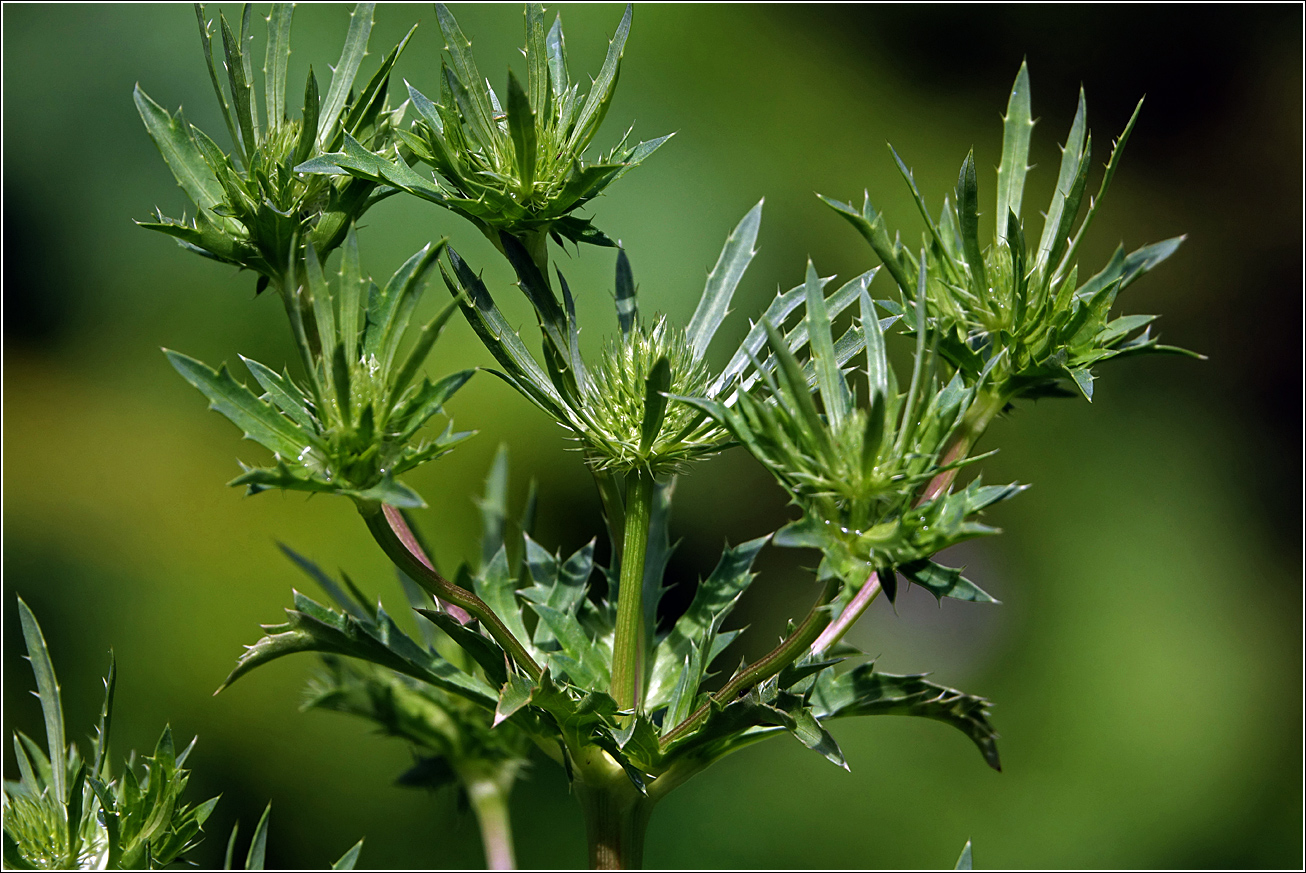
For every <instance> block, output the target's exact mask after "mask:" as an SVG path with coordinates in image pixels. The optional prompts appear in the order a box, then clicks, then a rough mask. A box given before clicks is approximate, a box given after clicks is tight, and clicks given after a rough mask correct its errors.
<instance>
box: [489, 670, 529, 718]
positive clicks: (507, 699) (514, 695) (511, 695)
mask: <svg viewBox="0 0 1306 873" xmlns="http://www.w3.org/2000/svg"><path fill="white" fill-rule="evenodd" d="M534 690H535V689H534V687H533V686H532V685H531V683H530V680H529V679H527V678H526V677H524V676H520V675H518V674H516V673H510V674H509V675H508V681H507V682H505V683H503V687H502V688H500V689H499V700H498V705H496V706H495V708H494V723H493V727H498V726H499V725H500V724H501V723H503V722H504V721H506V720H507V719H509V718H511V717H512V715H513V714H514V713H515V712H517V711H518V710H519V709H521V708H522V707H523V706H525V705H526V704H527V703H530V700H531V695H532V694H533V693H534Z"/></svg>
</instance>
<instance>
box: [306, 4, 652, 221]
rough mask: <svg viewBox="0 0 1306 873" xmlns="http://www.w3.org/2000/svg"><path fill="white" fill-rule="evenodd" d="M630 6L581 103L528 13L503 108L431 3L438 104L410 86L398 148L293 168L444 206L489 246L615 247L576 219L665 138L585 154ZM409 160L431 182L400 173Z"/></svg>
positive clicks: (608, 98) (551, 35) (602, 113)
mask: <svg viewBox="0 0 1306 873" xmlns="http://www.w3.org/2000/svg"><path fill="white" fill-rule="evenodd" d="M631 16H632V8H631V7H630V6H627V7H626V12H625V14H624V15H623V16H622V18H621V23H620V24H619V25H618V26H617V30H616V33H615V34H614V35H613V37H612V40H611V42H610V43H609V44H608V52H607V56H606V57H605V58H604V61H603V66H602V67H601V68H600V70H599V74H598V76H597V77H596V78H595V79H594V80H593V82H592V84H591V85H590V89H589V91H588V92H587V94H586V95H584V96H581V94H580V88H581V84H580V82H573V81H572V80H571V76H570V73H569V72H568V69H567V44H566V40H565V38H564V37H563V33H562V19H561V17H557V18H555V19H554V22H553V26H552V27H551V28H548V29H547V30H546V28H545V24H544V9H543V8H542V7H541V6H540V5H539V4H537V3H532V4H528V5H527V7H526V47H525V49H524V54H525V56H526V80H525V84H524V85H523V83H522V81H521V80H520V79H518V78H517V76H515V75H513V73H511V72H509V73H508V87H507V91H506V92H505V98H504V99H501V98H500V97H499V94H498V93H496V92H495V90H494V88H493V87H492V86H491V85H490V84H489V80H488V79H487V78H486V77H484V76H482V75H481V72H480V70H479V69H478V68H477V66H476V60H475V58H474V57H473V56H472V52H471V41H470V40H469V39H468V38H467V37H466V36H465V35H464V34H463V31H462V29H461V28H460V27H459V26H458V22H457V21H456V20H455V19H454V16H453V14H452V13H451V12H450V11H449V10H448V9H447V8H445V6H444V5H443V4H437V5H436V17H437V19H438V21H439V24H440V31H441V33H443V35H444V38H445V50H446V52H448V61H447V62H446V63H444V64H442V68H441V81H440V86H439V87H440V96H439V99H438V100H433V99H431V98H429V97H427V96H426V95H425V94H423V93H422V92H421V91H418V90H417V89H416V88H414V87H413V86H412V85H408V95H409V101H410V103H411V105H412V107H413V109H414V111H415V117H414V119H413V122H412V126H411V128H410V129H409V130H401V131H398V132H397V133H398V139H399V145H400V146H401V148H399V149H384V150H383V149H375V148H373V149H368V148H365V147H359V146H358V144H356V143H353V142H351V141H350V139H348V138H346V139H345V142H344V145H345V148H344V150H343V151H342V152H339V153H334V154H329V155H325V156H323V157H322V158H321V159H319V160H316V161H313V162H310V163H308V164H306V165H305V166H304V167H301V169H305V170H310V171H313V172H328V173H330V172H334V173H341V172H344V173H350V174H352V175H354V176H355V177H357V178H365V179H369V180H372V181H377V182H383V183H384V184H387V185H390V186H393V187H395V188H399V189H402V190H404V191H407V192H409V193H411V194H414V195H416V196H418V197H421V198H423V199H425V200H428V201H430V202H432V203H436V204H437V205H440V206H444V207H445V208H447V209H450V210H452V211H454V212H456V213H458V214H459V215H461V216H463V217H464V218H466V219H468V220H469V221H471V222H472V223H473V224H475V225H476V226H477V227H478V228H479V229H480V230H481V231H482V232H484V233H485V234H486V236H488V237H489V238H490V239H491V240H492V241H493V242H494V243H495V244H496V245H499V235H500V233H504V232H506V233H509V234H512V235H513V236H516V237H518V238H521V239H523V240H528V241H530V242H529V243H528V244H532V245H537V246H542V245H543V244H544V243H545V242H546V241H547V239H548V236H549V235H552V236H553V238H554V239H555V240H557V241H559V242H561V241H562V240H563V239H567V240H571V241H573V242H577V243H581V242H585V243H591V244H594V245H603V246H612V245H614V243H613V242H612V241H611V240H610V239H609V238H608V237H607V236H605V235H604V234H603V233H601V232H600V231H599V230H598V229H596V228H595V227H594V226H593V225H592V224H591V223H590V221H589V220H588V219H583V218H581V217H579V216H577V215H576V214H575V213H576V211H577V210H578V209H580V208H581V207H583V206H584V205H585V204H586V203H588V202H589V201H590V200H592V199H594V198H595V197H597V196H598V195H599V194H601V193H602V192H603V191H604V189H606V188H607V187H608V186H609V185H611V184H612V183H613V182H615V181H616V180H617V179H619V178H621V176H623V175H625V174H626V173H627V172H629V171H630V170H631V169H632V168H633V167H635V166H637V165H638V164H639V163H640V162H641V161H643V160H644V159H645V158H646V157H648V156H649V155H650V154H652V153H653V152H654V151H655V150H656V149H657V148H658V147H659V146H661V145H662V144H663V143H664V142H666V141H667V140H668V139H669V138H670V136H663V137H659V138H657V139H654V140H650V141H648V142H641V143H638V144H632V143H631V142H630V134H631V131H630V130H627V131H626V133H625V135H624V136H622V138H621V140H620V141H619V142H618V143H617V144H616V145H615V146H613V147H612V148H611V149H609V150H608V151H607V152H604V153H603V154H601V155H598V156H594V157H590V156H587V153H588V150H589V148H590V145H591V144H592V143H593V141H594V137H595V135H596V134H597V133H598V130H599V126H600V125H601V124H602V123H603V119H604V118H605V117H606V115H607V113H608V108H609V106H611V104H612V99H613V96H614V95H615V93H616V87H617V78H618V76H619V75H620V72H621V57H622V52H623V51H624V50H625V46H626V38H627V36H628V35H629V33H630V22H631ZM413 158H416V159H417V160H418V161H420V162H421V163H423V164H426V165H427V166H428V167H429V168H430V169H431V170H433V171H434V172H435V176H434V177H431V176H430V175H427V174H423V173H419V172H417V171H415V170H414V169H412V168H411V167H410V166H409V161H411V160H412V159H413Z"/></svg>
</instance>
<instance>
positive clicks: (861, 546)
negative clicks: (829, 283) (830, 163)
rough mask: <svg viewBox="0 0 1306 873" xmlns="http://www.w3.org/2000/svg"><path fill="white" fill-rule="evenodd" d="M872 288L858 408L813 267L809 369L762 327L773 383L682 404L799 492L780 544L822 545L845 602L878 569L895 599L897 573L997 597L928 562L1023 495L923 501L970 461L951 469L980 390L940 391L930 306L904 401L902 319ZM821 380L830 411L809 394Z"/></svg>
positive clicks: (864, 315) (860, 283)
mask: <svg viewBox="0 0 1306 873" xmlns="http://www.w3.org/2000/svg"><path fill="white" fill-rule="evenodd" d="M921 279H922V281H923V280H924V276H922V277H921ZM867 282H868V277H866V276H861V277H858V278H857V279H855V280H854V282H853V283H851V284H852V285H853V291H854V293H855V295H856V297H857V299H858V300H859V302H860V314H861V323H860V333H861V334H862V335H863V336H864V342H865V346H866V378H867V385H868V391H867V401H866V403H865V404H864V405H862V406H859V405H857V404H856V402H855V392H854V390H853V388H852V387H851V386H850V385H849V383H848V379H847V375H846V374H845V372H844V371H843V369H842V365H843V363H844V360H843V359H841V356H840V355H839V354H838V353H837V351H836V345H835V343H834V341H833V336H832V334H831V331H830V321H831V317H830V315H829V313H828V311H827V308H826V305H825V292H824V290H823V286H824V284H825V283H824V281H822V280H821V278H820V277H819V276H818V275H817V273H816V269H815V268H814V267H813V266H812V264H811V262H810V261H809V262H808V264H807V280H806V283H805V292H806V300H807V314H806V318H805V319H804V323H805V325H806V327H807V330H808V332H809V335H810V343H809V347H810V349H811V354H810V358H809V360H808V361H807V362H806V364H805V365H803V364H800V363H799V361H798V359H797V358H796V357H795V355H794V353H793V352H792V351H791V350H790V346H789V342H788V341H787V340H785V339H784V338H783V336H782V335H781V333H780V331H779V330H777V329H776V328H775V327H774V326H773V325H772V324H771V323H770V322H769V321H763V326H764V327H765V329H766V332H767V336H768V338H769V340H770V345H771V349H772V351H773V358H772V359H770V360H769V361H768V363H769V364H770V366H765V365H761V364H759V365H758V372H759V373H760V374H761V376H762V379H763V385H762V386H759V390H754V391H750V392H744V393H740V394H739V395H738V397H737V401H738V402H737V403H735V404H733V405H728V404H726V403H721V402H717V401H713V400H707V399H700V398H684V399H685V400H686V402H688V403H691V404H693V405H695V406H697V407H699V408H701V409H702V410H703V411H704V412H706V413H707V414H708V415H710V416H711V417H712V418H713V419H715V420H716V421H718V422H720V423H721V424H722V426H724V427H725V428H726V429H728V430H729V432H730V434H731V436H733V437H734V438H735V439H736V440H737V441H738V442H739V443H741V444H742V445H743V446H744V447H745V448H746V449H748V451H749V452H750V453H751V454H752V455H753V457H755V458H757V460H759V461H760V462H762V464H763V465H764V466H765V467H766V468H767V469H768V470H770V472H771V473H772V475H774V476H775V477H776V479H777V480H779V482H780V484H781V485H782V486H784V488H785V490H786V491H788V492H789V495H790V498H791V499H792V500H793V502H794V503H795V504H797V505H798V506H799V507H800V508H801V509H802V511H803V517H802V518H801V519H800V520H799V521H797V522H794V523H793V524H790V525H789V526H787V527H785V528H783V529H782V530H780V531H779V532H778V533H777V534H776V543H777V544H779V545H788V546H806V547H811V548H816V549H820V550H821V551H822V554H823V556H824V560H823V561H822V565H821V570H820V572H819V574H818V575H819V576H820V577H822V578H829V577H834V578H838V579H841V580H842V581H843V582H844V583H846V585H847V588H846V589H845V594H846V595H849V596H850V594H851V592H853V591H856V590H857V589H858V588H860V587H861V586H862V584H863V583H864V582H865V581H866V580H867V578H868V576H869V574H870V573H872V572H874V571H878V572H879V579H880V581H881V584H882V585H883V586H884V588H885V590H886V591H888V592H889V593H890V596H891V597H892V596H893V593H894V589H893V587H892V580H893V578H894V577H893V568H895V567H897V568H898V569H899V571H900V572H902V573H903V574H904V575H905V576H907V578H909V579H911V580H912V581H915V582H917V583H918V584H921V585H923V586H925V587H926V588H929V589H930V591H932V592H933V593H934V594H935V595H936V596H943V595H945V594H946V595H948V596H952V597H959V598H961V599H963V600H992V598H990V597H989V596H988V595H987V594H984V593H983V592H982V591H980V590H979V589H978V588H977V587H975V586H974V585H973V584H972V583H970V582H969V581H967V580H965V579H962V578H961V574H960V573H959V572H958V571H954V570H946V569H945V568H942V567H939V566H938V565H936V564H933V563H932V562H931V561H930V560H929V558H930V556H931V555H933V554H934V553H935V552H937V551H939V550H940V549H943V548H946V547H947V546H950V545H953V544H955V543H957V542H960V541H961V540H964V539H968V538H970V537H974V536H980V535H983V534H989V533H995V532H996V531H994V529H992V528H989V527H986V526H984V525H981V524H977V523H975V522H973V521H971V520H970V516H972V515H973V514H974V513H976V512H978V511H979V510H981V509H983V508H984V507H985V506H988V505H990V504H992V503H995V502H997V501H998V500H1002V499H1005V498H1006V497H1009V496H1011V495H1012V494H1015V493H1016V492H1018V491H1019V490H1020V489H1019V488H1018V487H1016V486H1006V487H997V488H981V487H980V486H979V485H978V483H974V484H972V486H971V487H969V488H966V489H965V490H963V491H962V492H960V493H959V494H938V495H937V496H935V497H934V498H933V499H926V500H920V499H919V497H920V493H921V491H922V490H923V489H924V487H925V486H926V484H927V483H928V482H930V481H931V480H932V479H934V478H935V477H937V476H939V475H941V474H943V473H945V472H946V471H948V470H952V469H955V468H956V467H957V466H958V465H960V464H961V463H963V462H962V461H960V460H954V461H951V462H949V461H947V460H945V455H946V454H947V451H948V449H949V447H950V446H951V445H952V444H953V443H955V441H956V439H957V435H958V430H959V428H961V427H962V425H963V422H964V421H965V420H966V417H967V414H968V413H969V412H970V411H971V407H972V405H973V404H974V403H975V400H976V396H977V393H978V392H977V388H976V387H975V386H972V387H966V386H965V385H964V384H963V382H962V379H961V377H960V376H954V377H953V379H952V380H951V381H949V382H948V384H947V385H946V386H942V387H940V386H939V384H938V379H937V373H936V365H935V358H934V354H933V350H927V349H926V348H925V346H924V339H925V331H924V330H923V329H922V328H923V319H924V308H923V307H917V306H913V307H912V308H913V310H914V316H915V319H916V327H917V329H916V331H915V333H916V338H917V347H916V363H915V366H914V367H913V369H912V378H911V383H910V386H909V387H908V389H907V392H906V393H905V394H900V393H899V392H898V387H897V385H898V383H897V379H896V377H895V376H894V373H893V369H892V368H891V367H890V366H889V363H888V360H887V359H886V357H885V348H884V336H883V332H882V331H883V328H884V327H886V326H888V325H890V324H892V323H893V322H894V321H897V320H898V319H897V318H896V317H891V318H887V319H885V320H884V322H883V323H881V321H880V319H879V318H878V317H877V316H876V314H875V310H874V306H873V304H872V302H871V298H870V296H869V295H868V294H867V290H866V287H867ZM813 377H814V380H815V383H816V386H817V389H818V391H817V393H818V396H819V398H820V403H821V409H820V410H818V408H817V404H816V400H815V398H814V397H813V396H812V393H811V388H810V383H811V381H812V380H813ZM982 382H983V379H981V383H982Z"/></svg>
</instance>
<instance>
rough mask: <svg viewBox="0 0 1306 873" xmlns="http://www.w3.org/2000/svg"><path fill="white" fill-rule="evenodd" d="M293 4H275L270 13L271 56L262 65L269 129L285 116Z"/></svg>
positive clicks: (277, 125) (268, 18)
mask: <svg viewBox="0 0 1306 873" xmlns="http://www.w3.org/2000/svg"><path fill="white" fill-rule="evenodd" d="M294 11H295V4H294V3H273V4H272V9H271V11H270V12H268V17H267V22H268V53H267V59H266V60H265V61H264V62H263V87H264V90H265V92H266V94H267V102H266V104H265V106H264V109H265V110H266V112H267V121H268V129H269V130H272V129H274V128H276V127H279V126H280V125H281V123H282V121H283V120H284V119H285V116H286V72H287V69H288V68H289V66H290V21H291V17H292V16H293V15H294Z"/></svg>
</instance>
